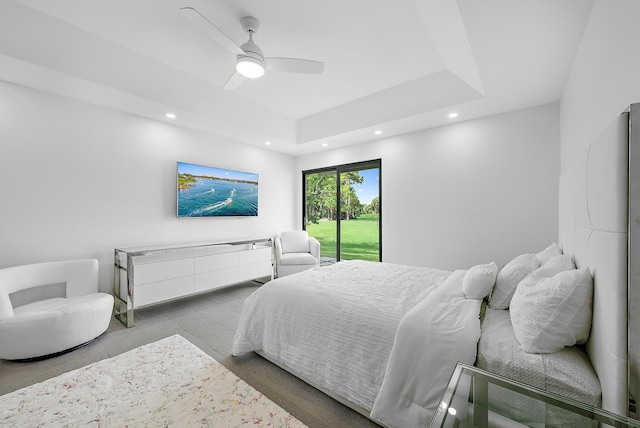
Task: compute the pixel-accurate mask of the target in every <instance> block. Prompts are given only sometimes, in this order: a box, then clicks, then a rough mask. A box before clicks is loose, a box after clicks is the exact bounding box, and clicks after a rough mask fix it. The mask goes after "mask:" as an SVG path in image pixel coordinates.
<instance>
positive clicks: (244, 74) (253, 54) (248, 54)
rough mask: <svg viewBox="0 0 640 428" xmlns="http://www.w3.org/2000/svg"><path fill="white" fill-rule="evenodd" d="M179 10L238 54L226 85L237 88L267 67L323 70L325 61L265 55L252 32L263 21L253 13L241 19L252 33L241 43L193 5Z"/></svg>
mask: <svg viewBox="0 0 640 428" xmlns="http://www.w3.org/2000/svg"><path fill="white" fill-rule="evenodd" d="M180 12H182V14H183V15H184V16H185V17H186V18H187V19H189V20H190V21H191V22H192V23H194V24H195V25H196V26H197V27H198V28H200V29H201V30H202V31H204V32H205V33H206V34H207V35H208V36H209V37H211V38H212V39H213V40H215V41H216V42H218V43H219V44H220V45H222V46H223V47H225V48H226V49H227V50H229V51H230V52H231V53H234V54H236V71H235V72H234V73H233V74H232V75H231V77H229V79H228V80H227V82H226V83H225V85H224V89H235V88H237V87H238V86H240V85H241V84H242V82H244V80H245V78H249V79H255V78H258V77H261V76H262V75H263V74H264V73H265V70H274V71H285V72H289V73H304V74H321V73H322V71H323V70H324V63H322V62H320V61H312V60H309V59H300V58H275V57H265V56H264V55H263V54H262V50H261V49H260V48H259V47H258V45H256V44H255V42H254V41H253V36H254V35H255V34H256V33H257V32H258V29H259V28H260V22H259V21H258V20H257V19H256V18H253V17H251V16H245V17H244V18H242V20H241V21H240V23H241V24H242V28H243V29H244V31H245V32H247V33H249V40H248V41H247V42H246V43H244V44H243V45H241V46H238V45H237V44H236V43H235V42H234V41H233V40H231V39H230V38H229V36H227V35H226V34H225V33H223V32H222V31H221V30H220V29H219V28H218V27H217V26H216V25H215V24H214V23H213V22H211V21H209V20H208V19H207V18H205V17H204V16H203V15H202V14H201V13H200V12H198V11H197V10H195V9H194V8H192V7H183V8H181V9H180Z"/></svg>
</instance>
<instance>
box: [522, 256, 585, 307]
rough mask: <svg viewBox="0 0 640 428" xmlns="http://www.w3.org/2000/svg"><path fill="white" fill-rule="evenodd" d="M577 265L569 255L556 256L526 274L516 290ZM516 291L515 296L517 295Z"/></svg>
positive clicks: (531, 285)
mask: <svg viewBox="0 0 640 428" xmlns="http://www.w3.org/2000/svg"><path fill="white" fill-rule="evenodd" d="M575 268H576V266H575V265H574V264H573V261H572V260H571V257H570V256H568V255H561V256H555V257H552V258H550V259H548V260H547V263H545V264H544V265H542V266H540V267H539V268H538V269H536V270H534V271H533V272H531V273H530V274H529V275H527V276H525V277H524V278H523V279H522V281H520V283H519V284H518V287H517V288H516V292H515V293H517V292H518V288H520V287H533V286H534V285H536V284H537V283H538V282H540V281H542V280H543V279H545V278H551V277H552V276H554V275H557V274H559V273H560V272H564V271H567V270H573V269H575ZM523 284H524V285H523ZM515 293H514V296H515ZM511 300H512V302H513V298H512V299H511Z"/></svg>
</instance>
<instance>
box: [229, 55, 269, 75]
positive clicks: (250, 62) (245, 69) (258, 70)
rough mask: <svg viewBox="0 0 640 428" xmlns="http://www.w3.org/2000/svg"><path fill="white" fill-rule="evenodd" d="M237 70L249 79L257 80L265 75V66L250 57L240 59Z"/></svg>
mask: <svg viewBox="0 0 640 428" xmlns="http://www.w3.org/2000/svg"><path fill="white" fill-rule="evenodd" d="M236 70H237V71H238V73H240V74H242V75H243V76H244V77H246V78H248V79H257V78H258V77H262V75H263V74H264V66H263V65H262V63H261V62H260V61H259V60H257V59H255V58H251V57H249V56H246V57H242V58H238V61H237V62H236Z"/></svg>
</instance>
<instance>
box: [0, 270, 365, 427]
mask: <svg viewBox="0 0 640 428" xmlns="http://www.w3.org/2000/svg"><path fill="white" fill-rule="evenodd" d="M258 286H259V284H257V283H254V282H248V283H245V284H241V285H236V286H232V287H228V288H225V289H222V290H217V291H213V292H211V293H207V294H201V295H199V296H194V297H189V298H185V299H181V300H177V301H173V302H169V303H164V304H159V305H155V306H151V307H148V308H143V309H139V310H137V311H136V314H135V326H134V327H133V328H129V329H127V328H125V327H124V326H123V325H122V324H120V322H118V321H116V320H115V319H113V320H112V322H111V325H110V326H109V329H108V330H107V331H106V332H105V334H103V335H102V336H100V337H99V338H98V339H96V340H94V341H93V342H91V343H90V344H88V345H87V346H85V347H82V348H79V349H76V350H75V351H72V352H70V353H67V354H63V355H60V356H57V357H54V358H50V359H47V360H42V361H34V362H11V361H3V360H0V379H1V381H0V395H2V394H6V393H8V392H11V391H14V390H17V389H20V388H23V387H25V386H28V385H31V384H34V383H37V382H42V381H43V380H46V379H49V378H51V377H54V376H57V375H59V374H62V373H65V372H68V371H70V370H74V369H77V368H80V367H83V366H85V365H87V364H90V363H92V362H95V361H99V360H102V359H105V358H110V357H113V356H115V355H118V354H120V353H122V352H125V351H128V350H130V349H133V348H136V347H138V346H141V345H145V344H147V343H151V342H155V341H157V340H159V339H162V338H164V337H168V336H171V335H173V334H180V335H181V336H182V337H184V338H185V339H187V340H189V341H190V342H192V343H193V344H195V345H196V346H197V347H199V348H200V349H202V350H203V351H204V352H206V353H207V354H209V355H211V356H212V357H213V358H215V359H216V360H217V361H219V362H220V363H222V364H224V365H225V366H226V367H227V368H228V369H230V370H231V371H232V372H234V373H235V374H236V375H237V376H239V377H240V378H242V379H243V380H245V381H246V382H247V383H249V384H250V385H251V386H253V387H254V388H256V389H257V390H258V391H260V392H262V393H263V394H265V395H266V396H267V397H269V398H270V399H271V400H272V401H274V402H276V403H278V404H279V405H280V406H281V407H283V408H284V409H285V410H287V411H288V412H289V413H291V414H292V415H293V416H295V417H296V418H298V419H299V420H300V421H302V422H303V423H305V424H306V425H308V426H309V427H310V428H314V427H327V428H328V427H331V428H333V427H345V428H346V427H354V428H358V427H378V425H376V424H374V423H373V422H371V421H369V420H368V419H366V418H365V417H363V416H362V415H360V414H358V413H357V412H354V411H352V410H351V409H349V408H347V407H345V406H343V405H342V404H340V403H338V402H336V401H335V400H333V399H331V398H329V397H328V396H326V395H325V394H323V393H321V392H319V391H317V390H316V389H314V388H312V387H310V386H309V385H307V384H306V383H304V382H302V381H300V380H299V379H297V378H296V377H294V376H292V375H290V374H289V373H287V372H285V371H284V370H282V369H280V368H279V367H277V366H275V365H273V364H271V363H270V362H268V361H266V360H264V359H263V358H261V357H260V356H257V355H255V354H250V355H247V356H245V357H242V358H233V357H231V355H230V354H231V352H230V351H231V343H232V341H233V335H234V332H235V328H236V325H237V322H238V318H239V317H240V311H241V309H242V304H243V302H244V299H246V297H247V296H248V295H249V294H250V293H252V292H253V291H254V290H255V289H256V288H257V287H258Z"/></svg>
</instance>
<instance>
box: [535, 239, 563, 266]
mask: <svg viewBox="0 0 640 428" xmlns="http://www.w3.org/2000/svg"><path fill="white" fill-rule="evenodd" d="M561 255H562V249H560V247H559V246H558V244H556V243H555V242H554V243H552V244H551V245H549V246H548V247H547V248H545V249H544V250H542V251H540V252H539V253H536V257H537V258H538V260H540V264H541V265H543V264H545V263H546V262H548V261H549V260H550V259H552V258H553V257H556V256H561Z"/></svg>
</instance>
